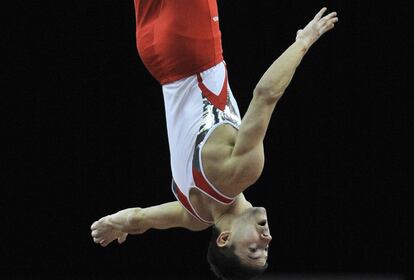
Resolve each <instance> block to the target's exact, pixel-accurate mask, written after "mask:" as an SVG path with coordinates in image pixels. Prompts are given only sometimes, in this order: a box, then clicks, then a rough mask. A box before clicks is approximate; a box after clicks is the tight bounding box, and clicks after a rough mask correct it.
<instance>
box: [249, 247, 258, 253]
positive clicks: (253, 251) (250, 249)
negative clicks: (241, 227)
mask: <svg viewBox="0 0 414 280" xmlns="http://www.w3.org/2000/svg"><path fill="white" fill-rule="evenodd" d="M249 251H250V252H251V253H256V252H257V248H252V247H250V248H249Z"/></svg>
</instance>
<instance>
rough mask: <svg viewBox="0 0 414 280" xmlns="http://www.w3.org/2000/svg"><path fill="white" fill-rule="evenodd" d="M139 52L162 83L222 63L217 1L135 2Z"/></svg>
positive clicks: (142, 0) (163, 0)
mask: <svg viewBox="0 0 414 280" xmlns="http://www.w3.org/2000/svg"><path fill="white" fill-rule="evenodd" d="M134 3H135V16H136V39H137V48H138V53H139V55H140V57H141V60H142V62H143V63H144V65H145V66H146V68H147V69H148V71H149V72H150V73H151V74H152V75H153V76H154V78H155V79H157V80H158V81H159V82H160V83H161V84H166V83H170V82H174V81H176V80H179V79H182V78H185V77H188V76H191V75H193V74H196V73H199V72H202V71H204V70H207V69H208V68H210V67H213V66H214V65H216V64H218V63H220V62H221V61H222V60H223V54H222V52H223V51H222V46H221V32H220V28H219V21H218V8H217V2H216V0H134Z"/></svg>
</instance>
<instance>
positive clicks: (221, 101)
mask: <svg viewBox="0 0 414 280" xmlns="http://www.w3.org/2000/svg"><path fill="white" fill-rule="evenodd" d="M197 80H198V87H199V88H200V89H201V92H202V93H203V95H204V96H205V97H206V98H207V99H208V101H210V102H211V104H213V105H214V106H215V107H217V108H219V109H220V110H222V111H224V109H225V107H226V104H227V93H228V90H227V71H226V73H225V76H224V83H223V87H222V88H221V91H220V93H219V95H215V94H214V93H213V92H212V91H211V90H209V89H208V88H207V87H206V86H205V85H204V84H203V79H202V78H201V75H200V74H197Z"/></svg>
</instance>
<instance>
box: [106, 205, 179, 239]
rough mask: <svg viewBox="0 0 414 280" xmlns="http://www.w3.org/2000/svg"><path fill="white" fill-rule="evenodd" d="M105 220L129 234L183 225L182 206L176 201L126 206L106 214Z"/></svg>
mask: <svg viewBox="0 0 414 280" xmlns="http://www.w3.org/2000/svg"><path fill="white" fill-rule="evenodd" d="M107 220H108V223H109V224H110V225H111V226H112V227H113V228H115V229H117V230H119V231H122V232H125V233H129V234H139V233H143V232H145V231H147V230H149V229H167V228H172V227H180V226H183V218H182V207H181V206H180V205H179V204H178V202H168V203H164V204H160V205H156V206H151V207H147V208H139V207H137V208H127V209H124V210H121V211H119V212H117V213H115V214H112V215H109V216H107Z"/></svg>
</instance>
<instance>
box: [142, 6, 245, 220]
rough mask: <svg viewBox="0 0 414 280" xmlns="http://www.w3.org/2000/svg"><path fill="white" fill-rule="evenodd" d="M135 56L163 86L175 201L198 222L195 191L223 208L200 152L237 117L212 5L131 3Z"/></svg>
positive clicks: (235, 122) (226, 201) (224, 200)
mask: <svg viewBox="0 0 414 280" xmlns="http://www.w3.org/2000/svg"><path fill="white" fill-rule="evenodd" d="M135 9H136V38H137V47H138V52H139V55H140V57H141V60H142V62H143V63H144V65H145V66H146V67H147V69H148V71H149V72H150V73H151V74H152V75H153V76H154V77H155V78H156V79H157V80H158V81H159V82H160V84H161V85H162V90H163V96H164V105H165V114H166V121H167V132H168V142H169V147H170V156H171V171H172V177H173V183H172V191H173V193H174V195H175V196H176V198H177V200H179V201H180V202H181V204H182V205H183V206H184V207H185V209H187V210H188V211H189V213H190V214H192V215H193V216H194V217H196V218H197V219H199V220H201V221H203V222H205V223H209V224H211V223H213V221H209V220H207V219H205V218H203V217H201V216H200V215H199V214H198V213H197V210H196V209H195V208H194V207H193V205H192V204H191V201H190V191H191V190H192V189H194V188H197V189H198V190H200V191H201V192H203V193H204V194H205V195H207V196H209V197H211V198H213V199H214V200H216V201H217V202H219V203H222V204H231V203H233V201H234V199H235V198H234V197H228V196H226V195H224V194H223V193H222V192H220V190H218V189H217V188H216V187H215V186H213V185H212V184H211V182H209V180H208V178H207V176H206V175H205V173H204V170H203V164H202V160H201V151H202V149H203V146H204V144H205V143H206V141H207V139H208V137H209V136H210V135H211V133H212V132H213V131H214V129H215V128H217V127H218V126H219V125H222V124H229V125H231V126H233V127H234V128H235V129H238V128H239V125H240V122H241V118H240V113H239V109H238V107H237V103H236V100H235V99H234V97H233V94H232V92H231V90H230V86H229V83H228V77H227V70H226V65H225V63H224V61H223V55H222V47H221V32H220V29H219V22H218V11H217V3H216V0H135Z"/></svg>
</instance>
